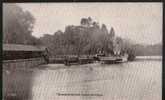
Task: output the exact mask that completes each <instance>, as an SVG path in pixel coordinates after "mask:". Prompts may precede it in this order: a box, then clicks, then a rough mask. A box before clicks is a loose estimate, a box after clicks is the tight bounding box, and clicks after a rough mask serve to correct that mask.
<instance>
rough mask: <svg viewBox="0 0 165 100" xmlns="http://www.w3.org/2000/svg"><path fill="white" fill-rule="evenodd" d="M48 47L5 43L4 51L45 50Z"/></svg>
mask: <svg viewBox="0 0 165 100" xmlns="http://www.w3.org/2000/svg"><path fill="white" fill-rule="evenodd" d="M45 49H46V47H43V46H32V45H20V44H3V51H44V50H45Z"/></svg>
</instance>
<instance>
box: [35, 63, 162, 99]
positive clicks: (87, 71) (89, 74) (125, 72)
mask: <svg viewBox="0 0 165 100" xmlns="http://www.w3.org/2000/svg"><path fill="white" fill-rule="evenodd" d="M53 67H56V65H51V66H50V69H51V70H50V69H49V68H47V70H42V71H38V72H37V73H38V74H36V76H35V79H34V81H33V100H44V99H49V100H54V99H58V100H63V99H67V100H72V99H78V100H96V99H98V100H99V99H104V100H109V99H111V100H123V99H124V100H148V99H151V100H161V61H153V60H152V61H135V62H128V63H123V64H117V65H116V64H113V65H102V64H89V65H81V66H71V67H70V68H61V69H60V68H59V69H56V68H55V70H53ZM58 93H61V94H62V93H63V94H67V93H70V94H101V95H102V96H99V97H98V96H58V95H57V94H58Z"/></svg>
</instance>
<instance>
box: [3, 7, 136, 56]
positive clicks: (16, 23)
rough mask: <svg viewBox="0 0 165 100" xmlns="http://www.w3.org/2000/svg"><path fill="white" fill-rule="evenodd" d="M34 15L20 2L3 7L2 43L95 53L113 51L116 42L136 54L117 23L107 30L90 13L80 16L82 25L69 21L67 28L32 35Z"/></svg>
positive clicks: (64, 52) (52, 51)
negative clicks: (37, 35)
mask: <svg viewBox="0 0 165 100" xmlns="http://www.w3.org/2000/svg"><path fill="white" fill-rule="evenodd" d="M34 23H35V18H34V17H33V16H32V15H31V14H30V13H29V12H28V11H24V10H22V9H21V8H20V7H19V6H17V5H14V4H8V5H5V6H4V9H3V43H12V44H30V45H45V46H46V47H47V48H48V50H49V52H50V54H51V55H52V56H56V55H78V56H79V55H93V54H96V53H98V52H99V51H102V52H103V51H104V53H107V54H111V55H113V50H114V48H115V46H116V45H119V47H120V48H121V52H122V53H128V54H130V55H133V56H134V50H133V48H132V43H131V42H130V41H129V40H126V39H122V38H121V37H118V36H116V33H115V29H114V27H111V28H110V30H108V28H107V26H106V25H105V24H102V25H100V24H99V22H96V21H94V20H93V19H92V18H91V17H88V18H81V20H80V25H77V26H75V25H68V26H66V27H65V31H64V32H62V31H61V30H58V31H57V32H55V33H54V34H53V35H50V34H45V35H44V36H43V37H40V38H36V37H34V36H33V35H32V32H33V27H34Z"/></svg>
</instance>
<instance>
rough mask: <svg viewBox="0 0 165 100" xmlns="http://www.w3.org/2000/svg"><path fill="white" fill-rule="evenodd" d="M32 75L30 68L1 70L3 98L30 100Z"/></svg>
mask: <svg viewBox="0 0 165 100" xmlns="http://www.w3.org/2000/svg"><path fill="white" fill-rule="evenodd" d="M33 76H34V72H33V71H32V70H30V69H14V70H9V69H5V70H3V100H31V99H32V81H33Z"/></svg>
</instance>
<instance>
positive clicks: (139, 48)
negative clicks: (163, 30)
mask: <svg viewBox="0 0 165 100" xmlns="http://www.w3.org/2000/svg"><path fill="white" fill-rule="evenodd" d="M134 48H135V53H136V56H160V55H162V44H161V43H159V44H154V45H141V44H136V45H134Z"/></svg>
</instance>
